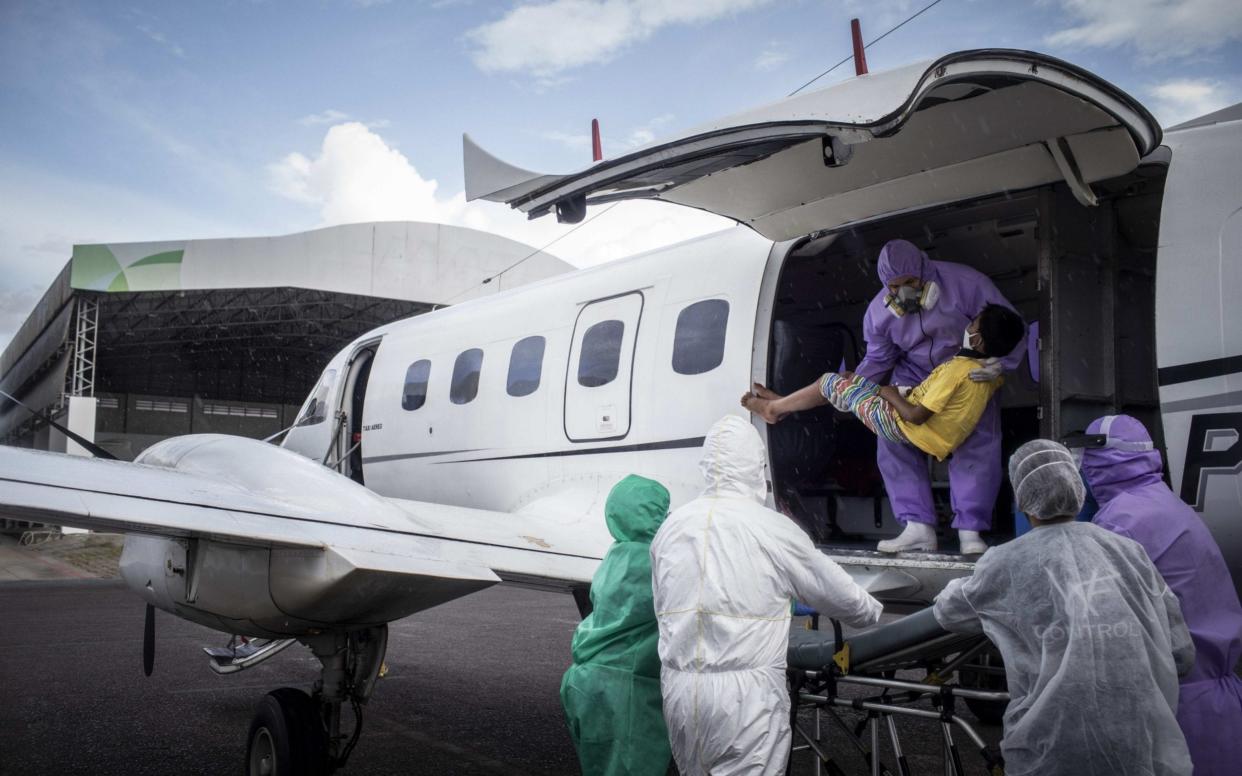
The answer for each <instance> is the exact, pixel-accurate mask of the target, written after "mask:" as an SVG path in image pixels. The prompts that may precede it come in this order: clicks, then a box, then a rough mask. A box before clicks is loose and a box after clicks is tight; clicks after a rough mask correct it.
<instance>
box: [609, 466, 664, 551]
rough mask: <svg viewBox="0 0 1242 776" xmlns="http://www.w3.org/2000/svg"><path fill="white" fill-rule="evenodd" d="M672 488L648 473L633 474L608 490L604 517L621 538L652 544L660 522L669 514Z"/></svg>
mask: <svg viewBox="0 0 1242 776" xmlns="http://www.w3.org/2000/svg"><path fill="white" fill-rule="evenodd" d="M668 504H669V495H668V490H667V489H666V488H665V487H664V486H663V485H661V484H660V483H658V482H656V481H655V480H649V479H647V478H646V477H639V476H638V475H637V474H631V475H630V476H628V477H626V478H625V479H623V480H621V481H620V482H618V483H617V484H616V485H615V486H614V487H613V489H612V492H611V493H609V494H608V502H607V504H605V506H604V519H605V520H606V521H607V522H608V532H609V533H611V534H612V538H614V539H616V540H617V541H619V542H643V543H646V544H650V543H651V540H652V539H654V538H655V534H656V530H658V529H659V527H660V523H663V522H664V518H666V517H668Z"/></svg>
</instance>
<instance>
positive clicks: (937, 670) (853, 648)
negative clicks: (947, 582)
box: [787, 609, 1009, 776]
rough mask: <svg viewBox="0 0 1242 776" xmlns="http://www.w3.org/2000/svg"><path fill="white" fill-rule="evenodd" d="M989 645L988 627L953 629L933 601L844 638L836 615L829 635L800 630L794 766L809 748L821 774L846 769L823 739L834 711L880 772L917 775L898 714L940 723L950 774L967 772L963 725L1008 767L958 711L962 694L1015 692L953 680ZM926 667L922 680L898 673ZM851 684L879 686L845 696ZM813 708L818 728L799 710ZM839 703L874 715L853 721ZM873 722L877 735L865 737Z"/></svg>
mask: <svg viewBox="0 0 1242 776" xmlns="http://www.w3.org/2000/svg"><path fill="white" fill-rule="evenodd" d="M813 622H814V621H813ZM815 624H818V623H815ZM989 646H990V642H989V641H988V640H987V639H986V638H985V637H984V636H982V635H960V634H950V633H947V632H946V631H944V630H942V629H940V628H939V626H938V624H936V623H935V620H934V619H933V618H932V615H931V610H930V609H928V610H924V611H923V612H920V613H918V614H915V615H911V616H910V617H906V618H903V619H902V620H898V621H896V622H893V623H889V624H888V625H886V626H882V627H881V628H876V629H874V630H871V631H868V632H866V633H864V634H859V635H858V636H855V637H853V638H851V639H849V640H846V639H843V638H842V636H841V629H840V625H839V623H836V622H835V621H834V622H833V634H832V635H831V636H829V635H828V634H827V633H824V634H823V635H822V636H821V635H820V634H819V631H810V632H808V633H806V634H805V635H801V636H800V635H798V634H795V635H794V636H793V638H792V640H791V644H790V651H789V658H790V659H789V668H788V674H789V683H790V699H791V703H790V726H791V727H792V728H793V732H794V736H793V743H792V750H791V752H790V761H789V766H788V769H787V773H788V772H790V771H791V770H792V767H793V754H794V753H795V752H802V751H810V752H811V753H812V754H813V755H814V757H815V773H816V776H820V774H821V773H822V772H823V769H824V768H827V770H828V773H829V774H830V775H831V776H836V775H837V774H841V773H843V772H842V771H841V768H840V766H839V765H838V764H837V762H836V761H835V760H834V759H833V757H832V755H831V753H829V752H828V751H826V750H825V749H824V747H823V745H822V740H823V735H822V734H823V731H822V727H821V724H822V718H823V716H825V715H826V716H827V718H828V719H829V720H830V721H831V722H833V723H835V724H836V726H837V727H839V728H840V729H841V730H842V732H843V733H845V736H846V740H847V741H849V742H850V744H851V745H852V748H853V749H856V750H857V752H858V754H860V755H861V756H862V757H863V759H864V760H866V762H867V764H868V766H869V767H870V769H871V771H870V772H871V773H872V774H874V776H912V771H911V768H910V764H909V762H908V760H907V758H906V755H905V750H904V749H903V748H902V745H901V736H900V734H899V731H898V728H897V722H896V717H899V716H902V717H910V718H914V719H922V720H928V721H936V722H939V723H940V730H941V736H942V740H943V743H944V771H943V772H944V773H945V774H946V776H965V771H964V769H963V767H962V760H961V754H960V752H959V751H958V747H957V743H956V741H955V740H954V737H953V729H954V728H955V727H956V728H957V729H958V730H959V731H961V732H962V733H963V734H965V735H966V736H967V737H968V738H969V739H970V740H971V742H972V743H973V744H974V746H975V748H976V749H977V751H978V752H979V754H980V756H981V757H983V759H984V762H985V763H986V766H987V768H988V771H989V773H991V774H994V776H999V774H1003V773H1004V761H1003V759H1002V757H1001V754H1000V751H999V749H997V748H996V747H993V746H989V745H988V744H987V743H986V742H985V741H984V740H983V738H982V737H981V736H980V735H979V734H978V733H977V732H976V731H975V729H974V727H973V726H972V725H971V724H970V723H969V722H968V721H967V720H965V719H964V718H963V717H962V716H961V715H960V714H959V713H958V703H957V701H958V700H959V699H961V700H968V699H969V700H978V701H990V702H999V703H1004V702H1007V701H1008V700H1009V694H1008V693H1006V692H994V691H987V690H977V689H972V688H968V687H963V686H961V685H960V684H948V683H947V680H948V679H949V678H950V677H951V676H952V675H953V674H954V673H957V672H958V671H959V669H961V668H963V667H964V666H967V665H968V664H970V661H971V660H974V659H975V658H977V657H978V656H979V655H980V654H982V653H983V652H984V651H985V650H986V649H987V648H988V647H989ZM829 655H831V657H830V658H829ZM918 668H923V669H926V671H927V678H926V679H924V680H923V681H922V682H915V681H905V680H900V679H895V678H893V677H894V675H895V673H896V671H898V670H903V669H918ZM846 685H848V686H853V687H862V688H867V689H871V690H873V691H874V694H871V695H867V696H864V697H850V698H845V697H841V695H840V688H841V687H842V686H846ZM806 708H814V709H815V730H814V734H813V735H812V733H810V732H808V731H807V730H806V729H805V728H804V726H803V725H802V724H801V723H800V721H799V718H798V717H799V711H801V710H803V709H806ZM838 709H852V710H854V711H860V712H865V714H866V717H865V718H864V719H863V720H861V721H860V722H859V723H858V725H857V727H855V728H851V727H850V726H849V724H847V722H846V721H845V720H844V719H843V718H842V717H841V715H840V714H839V713H838ZM881 726H884V727H885V728H887V733H888V737H889V740H890V742H891V746H892V753H893V756H894V757H895V763H896V770H893V769H890V768H889V767H888V766H887V765H886V764H885V763H884V762H883V760H882V758H881V752H880V748H881V742H880V739H881V737H882V733H881ZM867 728H869V731H870V734H869V736H868V737H867V739H869V740H867V739H865V738H864V730H865V729H867Z"/></svg>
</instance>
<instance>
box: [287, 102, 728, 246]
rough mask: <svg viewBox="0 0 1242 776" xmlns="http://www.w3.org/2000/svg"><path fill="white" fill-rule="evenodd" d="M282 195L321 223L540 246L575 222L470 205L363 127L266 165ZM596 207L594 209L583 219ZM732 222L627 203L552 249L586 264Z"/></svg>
mask: <svg viewBox="0 0 1242 776" xmlns="http://www.w3.org/2000/svg"><path fill="white" fill-rule="evenodd" d="M269 173H270V175H271V181H272V187H273V189H274V190H275V191H276V192H277V193H279V194H280V195H282V196H284V197H287V198H289V199H291V200H294V201H296V202H301V203H305V204H307V205H310V206H313V207H315V208H317V209H318V212H319V216H320V220H321V225H323V226H329V225H332V224H342V223H356V222H360V221H384V220H396V221H403V220H410V221H431V222H437V223H446V224H454V225H457V226H466V227H470V228H473V229H481V230H484V231H489V232H494V233H496V234H501V235H504V236H506V237H509V238H512V239H515V240H518V241H520V242H524V243H526V244H528V245H530V246H532V247H542V246H544V245H546V244H548V243H549V242H550V241H552V240H553V239H556V238H557V237H560V236H562V235H566V234H567V233H568V232H569V231H570V230H571V229H573V226H572V225H569V224H558V223H557V222H556V220H555V219H554V218H553V217H550V216H548V217H544V218H538V219H535V220H534V221H531V220H528V219H527V218H526V216H525V215H524V214H522V213H519V212H517V211H515V210H511V209H510V208H508V207H506V206H504V205H499V204H495V203H489V202H467V201H466V199H465V195H464V194H463V193H462V192H457V193H444V192H442V191H441V190H440V185H439V183H438V182H437V181H435V180H429V179H427V178H424V177H423V176H422V175H421V174H420V173H419V172H418V169H417V168H416V167H415V166H414V164H412V163H411V162H410V160H409V158H407V157H406V156H405V155H404V154H402V153H401V152H400V151H398V150H396V149H394V148H392V147H391V146H389V145H388V144H387V143H386V142H384V139H383V138H382V137H380V136H379V135H378V134H376V133H374V132H372V131H371V130H370V129H368V128H367V127H366V126H364V125H362V124H360V123H357V122H353V123H349V124H341V125H338V126H335V127H332V128H331V129H329V130H328V131H327V134H326V135H325V136H324V139H323V144H322V146H321V147H320V149H319V151H318V152H317V153H316V154H315V155H314V156H313V157H311V156H307V155H305V154H302V153H296V152H295V153H291V154H289V155H287V156H286V157H285V158H284V159H282V160H280V161H279V162H277V163H275V164H273V165H271V167H270V168H269ZM599 212H600V211H599V210H598V209H596V208H592V211H591V212H590V213H589V214H588V218H589V217H591V216H594V215H596V214H597V213H599ZM731 224H732V222H731V221H728V220H727V219H724V218H720V217H718V216H714V215H711V214H709V213H703V212H701V211H698V210H693V209H691V208H684V207H679V206H677V205H670V204H665V203H657V202H627V203H623V204H621V205H618V206H617V207H616V208H614V209H613V210H611V211H609V212H608V214H607V215H604V216H601V217H600V218H599V219H598V220H596V221H594V222H592V223H590V224H587V225H586V226H584V227H582V228H581V229H578V230H576V231H574V232H573V233H572V234H568V236H566V237H565V238H564V239H562V240H560V241H558V242H557V243H556V244H555V245H554V246H553V247H551V248H549V252H551V253H552V254H554V255H556V256H559V257H561V258H563V259H565V260H566V261H568V262H570V263H572V264H575V265H578V266H589V265H593V264H599V263H601V262H605V261H609V260H612V259H616V258H620V257H623V256H628V255H631V254H634V253H638V252H640V251H644V250H650V249H652V248H657V247H659V246H662V245H668V244H670V243H674V242H678V241H680V240H685V239H688V238H690V237H694V236H696V235H701V234H707V233H709V232H713V231H717V230H719V229H723V228H725V227H727V226H729V225H731Z"/></svg>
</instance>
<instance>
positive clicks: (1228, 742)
mask: <svg viewBox="0 0 1242 776" xmlns="http://www.w3.org/2000/svg"><path fill="white" fill-rule="evenodd" d="M1102 421H1103V419H1102V418H1101V419H1100V420H1097V421H1095V422H1094V423H1092V424H1091V426H1090V427H1088V429H1087V433H1090V434H1098V433H1100V428H1101V426H1102ZM1108 436H1109V438H1110V439H1123V440H1126V441H1130V442H1150V441H1151V437H1150V436H1149V435H1148V433H1147V429H1145V428H1144V427H1143V424H1142V423H1140V422H1139V421H1137V420H1135V419H1134V418H1132V417H1130V416H1128V415H1118V416H1116V417H1115V418H1114V419H1113V421H1112V423H1111V425H1110V426H1109V429H1108ZM1161 468H1162V467H1161V460H1160V453H1159V452H1158V451H1155V450H1152V451H1147V452H1127V451H1124V450H1117V449H1113V448H1107V447H1106V448H1088V449H1087V450H1086V451H1085V452H1084V454H1083V462H1082V473H1083V478H1084V479H1085V480H1086V481H1087V484H1088V485H1089V486H1090V487H1091V492H1092V493H1093V494H1094V495H1095V499H1096V501H1098V502H1099V504H1100V511H1099V512H1097V513H1096V515H1095V517H1094V518H1093V521H1094V522H1095V523H1096V524H1097V525H1099V526H1101V527H1103V528H1107V529H1108V530H1110V531H1113V532H1114V533H1117V534H1120V535H1121V536H1125V537H1128V538H1130V539H1133V540H1134V541H1136V542H1138V543H1139V544H1141V545H1142V546H1143V549H1144V550H1146V551H1147V555H1148V557H1150V558H1151V561H1152V563H1153V564H1154V565H1155V567H1156V570H1157V571H1159V572H1160V575H1161V576H1163V577H1164V581H1165V582H1166V583H1167V584H1168V586H1169V589H1170V590H1172V591H1173V593H1174V595H1176V596H1177V600H1178V602H1179V603H1180V604H1181V606H1182V615H1183V616H1184V617H1185V618H1186V626H1187V627H1188V628H1189V629H1190V637H1191V639H1192V640H1193V641H1194V644H1195V666H1194V668H1193V669H1192V670H1191V672H1190V673H1189V674H1188V675H1186V676H1184V677H1182V679H1181V692H1180V693H1179V697H1178V705H1177V721H1178V723H1179V724H1180V725H1181V726H1182V733H1183V734H1184V735H1185V736H1186V744H1187V745H1188V746H1189V747H1190V759H1191V760H1192V761H1193V762H1194V766H1195V776H1216V775H1217V774H1220V775H1221V776H1223V775H1224V774H1236V773H1239V772H1242V679H1239V678H1238V677H1237V676H1235V675H1234V673H1233V669H1234V666H1236V665H1237V664H1238V659H1239V658H1240V657H1242V604H1239V603H1238V594H1237V591H1236V589H1235V588H1234V585H1233V579H1232V578H1231V577H1230V575H1229V568H1228V567H1227V566H1226V565H1225V559H1224V557H1222V556H1221V552H1220V548H1219V547H1218V546H1217V545H1216V541H1215V540H1214V539H1213V538H1212V535H1211V533H1209V532H1208V529H1207V526H1206V525H1204V523H1203V520H1202V519H1200V517H1199V516H1198V515H1197V514H1195V512H1194V510H1193V509H1191V508H1190V507H1189V506H1187V505H1186V503H1185V502H1183V501H1182V500H1181V499H1179V498H1178V497H1177V496H1176V495H1174V493H1173V491H1171V490H1169V488H1168V486H1167V485H1165V484H1164V481H1163V480H1162V479H1161V477H1160V472H1161Z"/></svg>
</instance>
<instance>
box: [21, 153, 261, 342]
mask: <svg viewBox="0 0 1242 776" xmlns="http://www.w3.org/2000/svg"><path fill="white" fill-rule="evenodd" d="M0 169H2V170H3V175H0V202H4V211H3V213H2V214H0V350H2V349H3V348H4V347H5V346H6V345H7V343H8V340H9V338H10V337H11V336H12V335H13V332H14V331H15V330H16V328H17V326H18V325H20V324H21V322H22V321H23V320H25V319H26V316H28V315H29V314H30V311H31V310H32V309H33V306H34V303H35V302H36V301H37V300H38V298H39V296H40V295H41V294H42V293H43V291H44V290H46V289H47V287H48V285H49V284H50V283H51V282H52V280H53V279H54V278H55V277H56V274H57V273H58V272H60V270H61V269H62V268H63V267H64V266H65V263H66V262H68V261H69V257H70V255H71V254H72V252H73V245H74V244H75V243H95V242H129V241H136V240H177V239H186V238H192V237H237V236H239V235H243V234H248V233H253V232H254V226H253V225H252V224H248V225H242V224H239V223H225V222H221V221H216V220H213V219H211V218H210V217H207V216H204V215H203V214H202V213H200V212H194V211H188V210H181V209H179V208H177V207H175V206H173V205H170V204H169V203H168V202H167V201H165V200H163V199H162V198H161V197H157V196H146V195H143V194H140V193H135V192H132V191H129V190H127V189H125V188H123V187H120V186H114V185H108V184H100V183H95V182H92V181H90V180H87V179H83V178H67V177H61V176H58V175H56V174H54V173H51V172H48V171H47V170H43V169H36V168H29V167H25V166H21V165H19V164H15V163H12V162H10V161H8V160H5V161H4V163H3V165H2V166H0Z"/></svg>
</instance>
